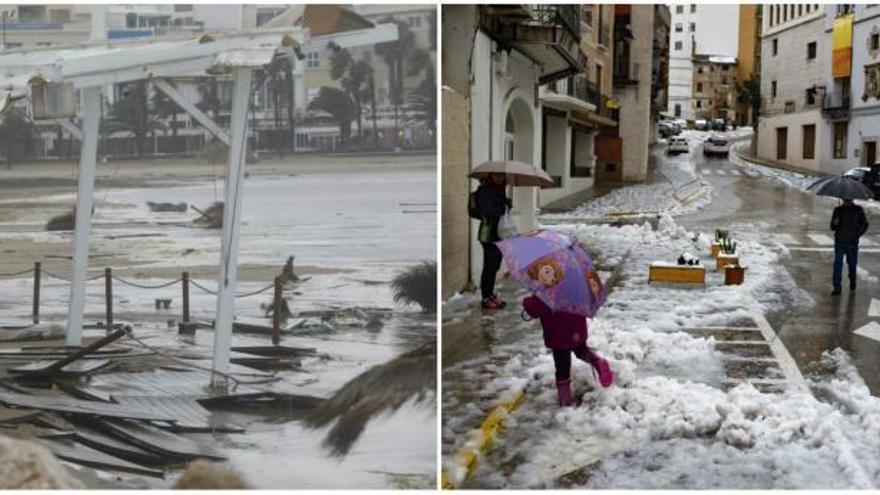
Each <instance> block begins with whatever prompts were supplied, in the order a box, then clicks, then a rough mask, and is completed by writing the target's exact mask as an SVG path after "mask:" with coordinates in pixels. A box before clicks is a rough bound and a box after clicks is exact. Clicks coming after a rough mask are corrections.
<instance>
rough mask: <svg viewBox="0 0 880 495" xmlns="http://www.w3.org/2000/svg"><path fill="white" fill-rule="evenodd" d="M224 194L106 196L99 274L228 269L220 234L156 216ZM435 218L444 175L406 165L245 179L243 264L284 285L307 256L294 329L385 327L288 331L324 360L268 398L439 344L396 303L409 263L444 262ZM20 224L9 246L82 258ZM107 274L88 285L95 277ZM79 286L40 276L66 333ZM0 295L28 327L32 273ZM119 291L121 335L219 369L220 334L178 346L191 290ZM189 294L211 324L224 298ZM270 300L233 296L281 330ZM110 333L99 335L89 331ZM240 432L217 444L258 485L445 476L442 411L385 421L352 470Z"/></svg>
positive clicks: (292, 443)
mask: <svg viewBox="0 0 880 495" xmlns="http://www.w3.org/2000/svg"><path fill="white" fill-rule="evenodd" d="M72 196H73V195H72V194H70V195H64V196H57V195H56V196H53V197H51V198H49V202H52V201H72ZM223 197H224V191H223V181H222V180H218V181H216V182H210V181H209V182H202V183H197V184H193V183H181V184H180V185H179V186H171V187H169V186H167V184H166V185H165V186H164V187H161V188H155V187H143V188H134V189H120V190H108V191H99V192H98V193H96V212H95V217H94V228H93V235H92V243H91V251H92V253H93V254H96V253H101V254H109V255H112V256H109V257H107V258H96V259H95V260H93V262H92V266H93V267H96V266H97V265H100V266H112V267H113V268H114V270H116V269H125V268H126V267H129V268H131V267H135V268H134V269H135V270H141V269H142V270H143V271H144V273H147V274H150V275H148V276H146V277H136V274H135V275H130V274H129V272H126V274H127V275H126V277H124V278H127V279H128V280H130V281H133V282H137V283H140V284H148V285H158V284H162V283H164V282H170V281H171V280H173V279H174V278H176V277H178V276H179V273H180V271H183V270H185V269H188V268H189V267H204V266H206V265H210V266H217V264H218V262H219V252H220V231H219V230H205V229H199V228H194V227H191V226H189V225H188V223H189V222H191V221H192V220H193V219H194V218H196V217H197V216H198V215H197V214H196V213H195V212H194V211H192V210H189V211H187V212H186V213H153V212H150V211H149V209H148V208H147V206H146V204H145V203H146V202H147V201H153V202H173V203H178V202H186V203H189V204H191V205H195V206H196V207H198V208H202V209H204V208H206V207H208V206H209V205H210V204H211V203H212V202H213V201H222V200H223ZM436 210H437V208H436V171H435V168H433V167H417V166H416V167H413V166H406V165H402V164H401V165H398V166H396V167H387V168H383V169H381V170H380V171H378V172H377V171H376V170H375V169H373V170H371V171H369V172H367V171H359V170H357V167H356V166H353V167H352V169H351V170H350V171H345V172H339V171H338V169H336V171H329V172H327V173H309V174H304V175H295V174H277V175H268V176H251V177H249V178H247V179H246V180H245V191H244V202H243V210H242V216H241V218H242V229H241V234H240V245H239V266H242V265H249V266H252V267H253V266H258V267H267V268H268V269H271V268H272V267H277V271H275V272H274V273H275V274H276V275H278V274H280V271H281V267H282V265H283V264H284V262H285V260H286V259H287V257H288V256H295V257H296V259H295V266H296V267H302V271H301V272H299V274H300V275H301V277H302V278H303V281H302V282H301V283H299V284H297V285H296V286H295V287H293V288H288V289H287V290H286V291H285V297H286V299H287V300H288V303H289V305H290V308H291V311H292V312H293V314H294V318H296V315H297V314H298V313H300V312H303V311H313V310H330V311H336V310H342V311H345V310H350V311H354V313H356V314H357V313H358V311H360V312H361V313H363V312H367V313H370V314H376V313H377V312H378V313H382V314H384V315H385V316H384V317H383V318H382V323H383V324H382V326H381V328H371V329H369V330H368V329H367V328H366V326H365V324H364V322H363V321H358V319H357V316H355V317H353V318H348V319H347V320H346V319H340V320H339V321H336V322H333V321H331V322H330V324H329V325H328V327H327V328H326V330H325V331H322V332H316V331H313V330H312V331H309V332H304V333H297V331H295V330H291V331H288V332H286V333H285V335H284V338H283V339H282V345H286V346H296V347H314V348H316V349H317V351H318V357H315V358H308V359H305V360H304V361H303V363H302V365H303V366H302V369H301V370H298V371H280V372H278V376H279V377H281V379H282V380H281V381H280V382H279V383H277V384H274V385H273V386H272V387H271V390H276V391H283V392H287V393H295V394H303V395H313V396H318V397H326V396H329V395H330V394H332V393H333V392H335V391H336V390H338V389H339V388H340V387H342V385H344V384H345V383H346V382H347V381H348V380H350V379H352V378H354V377H355V376H357V375H359V374H360V373H363V372H364V371H366V370H368V369H370V368H371V367H373V366H375V365H378V364H382V363H384V362H387V361H388V360H390V359H392V358H394V357H395V356H397V355H398V354H400V353H401V352H403V351H404V350H407V349H411V348H413V347H415V346H417V345H418V344H420V343H422V342H424V340H425V339H426V338H434V334H435V333H436V328H435V326H436V325H435V319H434V317H433V316H425V315H422V314H420V313H419V312H418V311H417V309H416V308H411V307H399V306H396V305H395V304H394V302H393V294H392V291H391V287H390V285H389V282H390V280H391V279H392V278H393V277H394V276H395V275H396V274H397V273H399V272H400V271H401V270H402V269H404V268H406V267H408V266H411V265H413V264H416V263H419V262H422V261H426V260H427V261H434V260H435V259H436ZM23 216H24V220H25V221H24V222H22V221H21V219H16V220H15V221H13V222H10V224H9V226H10V228H9V229H6V228H4V225H3V224H0V230H2V231H5V233H4V234H3V236H2V237H3V239H4V240H8V241H19V242H22V241H27V240H36V241H38V242H40V243H49V244H53V245H54V244H57V245H58V247H59V249H61V248H63V247H64V246H70V245H71V240H72V235H71V234H69V233H46V232H42V231H41V229H42V222H44V221H45V219H41V220H40V221H35V219H34V218H33V217H34V212H24V213H23ZM16 246H19V245H18V244H16ZM23 246H24V247H22V248H21V249H25V250H26V249H27V244H26V243H25V244H23ZM69 249H70V250H72V247H71V248H69ZM67 252H69V251H67ZM26 254H27V253H26V252H25V253H16V256H18V257H22V256H24V257H26ZM33 261H38V260H33ZM54 263H59V261H58V260H55V261H54ZM61 263H63V265H62V266H60V267H59V266H57V265H56V266H55V267H53V268H52V270H53V271H55V272H56V274H57V275H60V276H65V277H68V276H69V273H70V263H69V262H63V261H62V262H61ZM98 273H99V272H98V271H93V272H90V276H91V275H94V274H98ZM209 273H210V275H208V274H205V275H204V276H202V277H201V278H198V277H196V279H197V282H198V283H200V284H201V285H202V286H204V287H206V288H207V289H214V288H216V285H217V284H216V273H217V272H216V271H213V272H209ZM155 274H161V276H157V275H155ZM271 282H272V280H271V277H266V279H264V280H259V279H255V278H254V277H253V276H251V277H249V278H248V279H246V280H245V281H240V282H239V284H238V286H237V287H236V292H238V293H246V292H252V291H255V290H257V289H260V288H263V287H265V286H267V285H268V284H271ZM68 287H69V286H68V285H67V283H66V282H64V281H61V280H57V279H52V278H48V277H44V279H43V288H42V299H41V314H42V316H43V320H44V321H58V322H63V321H64V320H65V318H66V312H67V298H68V296H69V288H68ZM0 290H2V291H3V293H4V294H7V297H5V298H4V301H3V302H2V303H0V318H2V321H3V322H4V324H15V323H23V322H25V321H27V320H29V318H30V317H29V315H30V301H31V290H32V282H31V280H30V278H29V276H25V277H24V278H16V279H11V280H3V281H0ZM113 291H114V310H115V314H116V321H117V322H130V323H132V324H133V326H134V330H135V334H136V335H138V336H139V337H141V338H143V339H145V340H146V341H147V342H149V343H150V345H153V346H156V347H159V348H162V349H166V350H184V351H186V352H187V353H188V354H191V355H198V356H202V357H203V358H204V359H203V360H201V361H198V362H199V364H200V365H202V366H210V354H211V347H212V345H213V332H212V331H211V330H203V329H199V330H198V331H197V334H196V336H195V337H194V338H193V337H182V336H178V335H177V332H176V328H175V327H172V326H170V324H168V323H166V322H170V321H172V320H178V319H179V317H180V308H181V304H180V297H179V294H180V285H179V284H178V285H173V286H171V287H169V288H165V289H155V290H149V289H142V288H137V287H131V286H128V285H125V284H122V283H118V282H114V287H113ZM190 293H191V303H190V304H191V308H192V309H191V311H192V317H193V318H194V319H195V320H202V321H210V320H211V319H213V314H214V311H215V305H216V298H215V296H214V295H213V294H210V293H208V292H205V291H202V290H201V289H198V288H196V287H191V290H190ZM156 298H171V299H172V304H171V307H170V308H169V309H167V310H166V309H161V310H156V309H155V307H154V300H155V299H156ZM271 298H272V293H271V290H270V291H268V292H265V293H261V294H258V295H255V296H251V297H245V298H241V299H236V318H237V319H239V320H244V321H248V322H250V323H256V324H261V325H271V320H270V319H268V318H266V316H265V310H264V306H265V305H266V304H268V303H269V302H270V301H271ZM103 320H104V281H103V279H99V280H95V281H90V282H89V283H88V285H87V301H86V321H87V322H96V321H103ZM99 334H101V332H100V331H94V330H93V331H88V330H87V331H86V333H85V335H86V336H89V335H99ZM268 343H269V337H268V336H260V335H245V334H236V335H234V337H233V345H267V344H268ZM235 419H236V420H237V422H238V423H239V424H242V425H243V426H245V427H246V428H247V432H246V433H243V434H223V435H215V436H214V437H213V438H212V441H213V442H215V445H216V446H218V447H219V450H220V451H221V452H223V453H224V454H226V455H227V456H228V457H229V458H230V463H231V464H232V466H233V467H234V468H235V469H237V470H238V471H239V472H240V473H242V475H243V476H244V477H245V478H246V479H247V480H248V481H249V482H250V483H252V484H253V485H254V486H255V487H258V488H275V489H282V488H288V489H289V488H346V487H347V488H387V487H393V486H406V487H430V486H433V483H434V479H435V477H436V476H435V473H436V472H435V469H436V454H435V453H436V417H435V406H434V401H433V400H430V401H428V402H427V403H421V404H407V405H405V406H404V407H402V408H401V409H400V410H398V411H395V412H393V413H385V414H382V415H379V417H378V418H375V419H373V420H372V421H371V422H370V423H368V425H367V427H366V430H365V431H364V433H363V435H362V437H361V438H360V439H359V441H358V442H357V444H356V445H355V446H354V448H353V449H352V451H351V452H350V453H349V455H348V456H347V457H345V458H342V459H338V458H334V457H331V456H330V455H329V451H328V450H327V449H325V448H324V447H323V446H322V441H323V439H324V436H325V435H326V429H325V430H317V431H311V430H306V429H304V428H303V427H302V426H301V424H300V423H299V422H298V421H282V420H280V419H278V418H274V419H272V420H267V419H265V418H261V417H242V416H239V417H236V418H235ZM74 469H81V468H79V467H76V468H74ZM85 471H90V470H85ZM173 477H174V476H173V475H172V476H170V477H169V478H168V479H167V480H165V481H158V482H156V481H151V480H146V479H141V478H137V477H133V476H130V475H124V474H119V473H113V475H112V476H108V475H105V474H101V475H100V476H99V478H101V479H104V480H105V481H106V483H107V484H109V485H110V486H129V487H131V486H150V487H163V486H168V484H169V483H170V482H171V481H173Z"/></svg>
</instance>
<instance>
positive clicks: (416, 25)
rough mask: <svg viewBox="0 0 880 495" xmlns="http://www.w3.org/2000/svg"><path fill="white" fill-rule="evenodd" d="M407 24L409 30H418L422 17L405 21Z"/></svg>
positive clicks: (418, 16)
mask: <svg viewBox="0 0 880 495" xmlns="http://www.w3.org/2000/svg"><path fill="white" fill-rule="evenodd" d="M407 24H409V27H411V28H420V27H422V16H420V15H417V16H413V17H410V18H408V19H407Z"/></svg>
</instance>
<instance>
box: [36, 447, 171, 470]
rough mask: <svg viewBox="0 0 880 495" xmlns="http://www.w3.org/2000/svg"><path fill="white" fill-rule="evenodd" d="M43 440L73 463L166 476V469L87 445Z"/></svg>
mask: <svg viewBox="0 0 880 495" xmlns="http://www.w3.org/2000/svg"><path fill="white" fill-rule="evenodd" d="M41 442H42V444H43V445H45V446H46V447H47V448H48V449H49V451H51V452H52V453H53V454H55V455H56V456H57V457H58V458H59V459H63V460H65V461H68V462H70V463H73V464H79V465H81V466H88V467H91V468H95V469H100V470H102V471H104V470H110V471H122V472H126V473H132V474H141V475H145V476H153V477H156V478H164V477H165V472H164V471H160V470H157V469H150V468H147V467H145V466H140V465H138V464H134V463H132V462H128V461H125V460H122V459H119V458H117V457H114V456H111V455H108V454H105V453H103V452H100V451H97V450H95V449H92V448H90V447H86V446H85V445H81V444H77V443H70V442H69V441H67V442H65V441H59V440H50V439H44V440H42V441H41Z"/></svg>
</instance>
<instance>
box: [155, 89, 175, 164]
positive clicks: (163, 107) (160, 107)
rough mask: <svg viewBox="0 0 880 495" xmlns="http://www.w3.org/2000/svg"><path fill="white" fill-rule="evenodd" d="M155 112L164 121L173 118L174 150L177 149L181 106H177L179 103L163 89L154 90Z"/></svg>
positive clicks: (166, 131)
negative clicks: (178, 116)
mask: <svg viewBox="0 0 880 495" xmlns="http://www.w3.org/2000/svg"><path fill="white" fill-rule="evenodd" d="M152 103H153V114H154V115H156V117H158V118H159V119H162V120H163V121H164V120H166V119H168V118H171V135H172V136H173V137H174V143H173V144H174V146H173V147H172V150H174V151H177V149H178V148H177V114H178V112H179V111H180V108H179V107H178V106H177V103H175V102H174V100H172V99H171V98H169V97H168V95H166V94H165V93H164V92H162V91H154V92H153V101H152ZM167 133H168V130H167V128H166V129H165V135H167Z"/></svg>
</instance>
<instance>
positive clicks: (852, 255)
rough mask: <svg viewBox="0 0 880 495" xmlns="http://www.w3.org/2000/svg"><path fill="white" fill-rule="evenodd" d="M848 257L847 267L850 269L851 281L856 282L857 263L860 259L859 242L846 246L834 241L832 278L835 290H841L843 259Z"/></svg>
mask: <svg viewBox="0 0 880 495" xmlns="http://www.w3.org/2000/svg"><path fill="white" fill-rule="evenodd" d="M844 256H846V266H847V268H849V281H850V283H853V282H855V281H856V263H858V258H859V241H856V242H853V243H851V244H844V243H842V242H839V241H834V272H833V275H832V277H831V279H832V283H833V284H834V288H835V289H839V288H840V279H841V277H842V276H843V274H842V273H841V272H842V271H843V257H844Z"/></svg>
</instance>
